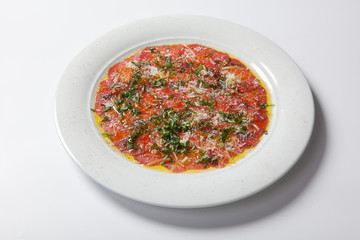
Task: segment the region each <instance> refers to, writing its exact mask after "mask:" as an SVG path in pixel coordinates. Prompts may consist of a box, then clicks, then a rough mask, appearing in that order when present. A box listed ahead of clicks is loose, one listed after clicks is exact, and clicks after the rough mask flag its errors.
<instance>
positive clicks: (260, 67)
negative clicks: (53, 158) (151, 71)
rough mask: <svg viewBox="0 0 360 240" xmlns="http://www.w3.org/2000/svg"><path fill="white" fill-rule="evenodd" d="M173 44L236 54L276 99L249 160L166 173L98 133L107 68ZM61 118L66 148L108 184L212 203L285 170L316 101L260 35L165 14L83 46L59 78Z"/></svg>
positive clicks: (183, 201) (193, 203)
mask: <svg viewBox="0 0 360 240" xmlns="http://www.w3.org/2000/svg"><path fill="white" fill-rule="evenodd" d="M168 43H200V44H204V45H207V46H209V47H213V48H215V49H218V50H222V51H225V52H227V53H230V54H232V55H234V56H236V57H237V58H239V59H240V60H242V61H244V62H245V64H247V66H249V67H250V68H251V69H252V71H253V72H255V73H256V74H257V75H258V76H259V77H260V78H261V79H262V80H263V81H264V82H265V83H266V85H267V87H268V89H269V91H270V94H271V101H272V103H273V104H275V107H272V117H271V122H270V126H269V130H268V131H269V135H267V136H264V137H263V139H262V141H261V142H260V144H259V145H258V146H257V147H256V148H255V150H253V151H252V152H250V154H248V155H247V156H246V157H245V158H244V159H242V160H239V161H238V162H237V163H235V164H233V165H231V166H229V167H225V168H223V169H217V170H213V171H205V172H201V173H192V174H189V173H181V174H174V173H167V172H161V171H156V170H152V169H148V168H145V167H143V166H141V165H138V164H135V163H132V162H131V161H129V160H127V159H125V158H124V157H122V156H121V155H120V154H119V153H117V152H116V151H114V149H112V148H111V147H110V146H109V145H108V144H107V143H105V141H104V140H103V138H102V137H101V136H100V134H99V131H98V129H97V128H96V126H95V124H94V120H93V115H92V113H91V111H90V108H91V107H92V106H93V101H94V94H95V91H96V86H97V84H98V82H99V81H100V79H101V77H102V75H103V74H104V73H105V71H107V69H108V67H110V66H111V65H112V64H114V63H116V62H117V61H119V60H121V59H123V58H125V57H126V56H128V55H129V54H130V53H132V52H135V51H137V50H139V49H142V48H144V47H146V46H150V45H160V44H168ZM55 118H56V125H57V130H58V133H59V136H60V138H61V141H62V143H63V144H64V147H65V149H66V150H67V152H68V153H69V154H70V156H71V157H72V158H73V159H74V160H75V162H76V163H77V164H78V165H79V166H80V167H81V168H82V170H83V171H84V172H85V173H87V174H88V175H89V176H90V177H91V178H92V179H94V180H95V181H96V182H98V183H99V184H101V185H103V186H104V187H106V188H108V189H111V190H112V191H114V192H117V193H119V194H121V195H123V196H126V197H129V198H131V199H135V200H137V201H141V202H145V203H149V204H154V205H160V206H168V207H206V206H213V205H219V204H224V203H228V202H231V201H235V200H238V199H241V198H244V197H247V196H249V195H251V194H254V193H256V192H258V191H260V190H262V189H264V188H266V187H267V186H269V185H270V184H272V183H274V182H275V181H276V180H277V179H279V178H280V177H281V176H282V175H284V174H285V173H286V172H287V171H288V170H289V169H290V168H291V167H292V166H293V165H294V163H295V162H296V161H297V159H299V157H300V156H301V154H302V152H303V151H304V149H305V147H306V145H307V143H308V141H309V138H310V135H311V132H312V128H313V122H314V103H313V99H312V95H311V91H310V88H309V86H308V84H307V82H306V80H305V78H304V76H303V74H302V73H301V71H300V70H299V68H298V67H297V66H296V64H295V63H294V61H293V60H292V59H291V58H290V57H289V56H288V55H287V54H286V53H285V52H284V51H283V50H281V49H280V48H279V47H278V46H276V45H275V44H274V43H273V42H271V41H270V40H268V39H267V38H265V37H263V36H262V35H260V34H258V33H256V32H254V31H252V30H249V29H247V28H244V27H242V26H240V25H238V24H235V23H231V22H227V21H223V20H219V19H215V18H209V17H199V16H162V17H155V18H150V19H144V20H141V21H138V22H135V23H131V24H128V25H125V26H122V27H120V28H117V29H115V30H113V31H111V32H109V33H107V34H105V35H104V36H102V37H101V38H99V39H97V40H96V41H95V42H93V43H92V44H90V46H88V47H87V48H85V49H84V50H83V51H82V52H81V53H80V54H79V55H78V56H77V57H76V58H75V59H74V60H73V61H72V62H71V64H70V65H69V66H68V68H67V69H66V71H65V72H64V74H63V76H62V78H61V81H60V83H59V86H58V89H57V93H56V103H55Z"/></svg>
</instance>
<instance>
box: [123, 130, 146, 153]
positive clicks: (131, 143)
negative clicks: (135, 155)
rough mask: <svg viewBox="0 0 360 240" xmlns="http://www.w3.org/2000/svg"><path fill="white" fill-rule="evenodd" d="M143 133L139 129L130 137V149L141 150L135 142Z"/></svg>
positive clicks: (128, 146)
mask: <svg viewBox="0 0 360 240" xmlns="http://www.w3.org/2000/svg"><path fill="white" fill-rule="evenodd" d="M141 132H142V131H141V129H140V128H138V129H136V130H135V131H134V132H133V133H132V134H131V135H130V137H129V139H128V142H127V148H128V149H134V148H136V149H140V148H139V147H138V146H136V144H135V141H136V139H137V137H138V136H139V135H140V133H141Z"/></svg>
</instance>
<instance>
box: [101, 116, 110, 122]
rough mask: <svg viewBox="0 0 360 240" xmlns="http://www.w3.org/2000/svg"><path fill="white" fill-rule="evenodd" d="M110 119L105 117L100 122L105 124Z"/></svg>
mask: <svg viewBox="0 0 360 240" xmlns="http://www.w3.org/2000/svg"><path fill="white" fill-rule="evenodd" d="M109 120H110V119H109V117H108V116H105V117H104V118H103V119H102V120H101V122H106V121H109Z"/></svg>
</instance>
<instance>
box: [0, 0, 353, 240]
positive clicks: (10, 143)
mask: <svg viewBox="0 0 360 240" xmlns="http://www.w3.org/2000/svg"><path fill="white" fill-rule="evenodd" d="M225 2H226V3H225V4H220V3H218V2H217V1H214V2H213V3H209V4H207V3H206V2H205V1H199V2H195V1H187V2H185V3H184V2H180V1H179V2H174V5H171V4H170V3H169V1H164V2H162V3H161V2H157V1H149V2H145V1H140V0H139V1H136V2H131V1H126V2H123V3H122V4H123V5H122V4H121V3H119V2H118V1H113V2H106V1H102V2H98V3H90V2H88V1H79V2H73V1H68V2H64V1H61V2H60V1H59V2H58V3H51V2H50V1H49V2H47V1H43V2H40V1H21V2H10V1H9V2H6V3H5V1H2V2H1V3H0V29H1V38H0V66H1V80H0V103H1V107H2V115H1V116H2V117H1V120H0V126H1V134H0V150H1V157H0V190H1V198H0V213H1V214H0V226H1V228H0V239H34V240H35V239H130V238H131V239H144V238H145V239H160V238H161V239H169V240H172V239H184V238H186V239H207V240H210V239H219V238H221V239H225V238H230V239H235V238H242V239H359V238H360V229H359V227H358V223H359V221H360V215H359V214H358V213H359V210H360V209H359V208H360V207H359V202H360V188H359V182H360V174H359V169H360V161H359V154H358V148H359V137H358V135H359V133H360V132H359V126H358V122H359V119H360V110H359V106H358V102H359V97H358V96H359V93H358V91H357V89H358V88H360V81H359V80H358V78H359V77H358V76H359V74H358V69H359V64H360V44H359V42H360V28H359V22H360V15H359V14H358V10H359V8H360V3H359V2H358V1H337V2H335V1H286V2H285V1H243V2H239V3H238V2H235V1H233V2H230V1H225ZM8 4H10V5H8ZM124 5H126V6H124ZM132 10H135V11H136V14H135V15H134V14H133V13H132V12H133V11H132ZM167 12H169V13H187V14H191V13H193V14H200V15H201V14H202V15H211V16H215V17H220V18H224V19H227V20H231V21H234V22H237V23H239V24H241V25H244V26H246V27H249V28H251V29H253V30H255V31H258V32H260V33H261V34H263V35H265V36H266V37H268V38H269V39H271V40H273V41H274V42H275V43H276V44H278V45H279V46H280V47H282V48H283V49H284V50H285V51H286V52H288V53H289V54H290V56H292V58H293V59H294V60H295V61H296V62H297V64H298V65H299V67H300V68H301V69H302V71H303V72H304V74H305V76H306V77H307V79H308V81H309V83H310V86H311V87H312V90H313V94H314V97H315V107H316V122H315V131H314V134H313V136H312V139H311V141H310V144H311V145H310V147H308V148H307V150H306V152H305V154H304V155H303V157H302V158H301V159H300V161H299V162H298V164H297V165H296V166H295V167H294V168H293V169H292V170H291V171H290V172H289V174H287V175H286V176H285V177H284V178H282V179H281V180H280V181H279V182H277V183H276V184H275V185H273V186H272V187H270V188H268V189H267V190H265V191H263V192H261V193H259V194H257V195H255V196H253V197H250V198H248V199H244V200H242V201H239V202H236V203H232V204H228V205H225V206H220V207H214V208H205V209H195V210H194V209H193V210H181V209H177V210H176V209H167V208H160V207H152V206H148V205H145V204H141V203H136V202H133V201H131V200H127V199H125V198H123V197H119V196H117V195H115V194H112V193H110V192H108V191H107V190H104V189H103V188H102V187H100V186H98V185H97V184H95V183H94V182H92V181H91V180H89V178H88V177H87V176H85V174H83V173H82V171H81V170H80V169H79V168H78V167H77V166H76V164H74V163H73V161H72V160H71V159H70V158H69V157H68V156H67V154H66V153H65V151H64V149H63V147H62V146H61V143H60V141H59V139H58V137H57V135H56V130H55V124H54V118H53V103H54V96H55V89H56V86H57V83H58V81H59V79H60V75H61V74H62V72H63V71H64V69H65V68H66V66H67V64H68V63H69V62H70V61H71V59H72V58H73V57H74V56H75V55H76V54H77V53H78V52H79V51H80V50H81V49H82V48H83V47H84V46H86V45H87V44H89V43H90V42H91V41H92V40H93V39H94V38H96V37H98V36H100V35H102V34H103V33H105V32H107V31H109V30H111V29H113V28H115V27H117V26H119V25H121V24H124V23H128V22H131V21H133V20H137V19H140V18H143V17H146V16H153V15H162V14H165V13H167ZM34 92H35V93H41V95H37V94H34Z"/></svg>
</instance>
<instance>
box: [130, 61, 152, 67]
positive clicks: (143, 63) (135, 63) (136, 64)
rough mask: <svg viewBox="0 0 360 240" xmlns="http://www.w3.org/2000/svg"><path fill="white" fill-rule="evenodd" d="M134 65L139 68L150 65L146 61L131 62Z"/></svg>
mask: <svg viewBox="0 0 360 240" xmlns="http://www.w3.org/2000/svg"><path fill="white" fill-rule="evenodd" d="M131 63H132V64H134V65H135V66H137V67H140V66H141V65H149V64H150V63H149V62H147V61H145V62H131Z"/></svg>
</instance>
